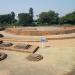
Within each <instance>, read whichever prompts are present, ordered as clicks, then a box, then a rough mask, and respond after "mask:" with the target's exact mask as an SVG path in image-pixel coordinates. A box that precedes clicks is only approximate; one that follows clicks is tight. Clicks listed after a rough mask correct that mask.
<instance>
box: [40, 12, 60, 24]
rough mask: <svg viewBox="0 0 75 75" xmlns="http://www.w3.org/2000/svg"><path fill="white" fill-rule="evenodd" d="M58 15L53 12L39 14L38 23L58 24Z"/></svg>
mask: <svg viewBox="0 0 75 75" xmlns="http://www.w3.org/2000/svg"><path fill="white" fill-rule="evenodd" d="M58 19H59V17H58V13H55V12H54V11H48V12H42V13H41V14H39V22H40V23H42V24H58Z"/></svg>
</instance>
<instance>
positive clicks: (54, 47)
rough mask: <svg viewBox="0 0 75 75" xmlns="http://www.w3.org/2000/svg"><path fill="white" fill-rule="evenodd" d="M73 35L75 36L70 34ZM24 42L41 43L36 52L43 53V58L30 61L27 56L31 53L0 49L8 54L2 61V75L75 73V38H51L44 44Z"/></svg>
mask: <svg viewBox="0 0 75 75" xmlns="http://www.w3.org/2000/svg"><path fill="white" fill-rule="evenodd" d="M1 33H4V32H1ZM5 34H6V33H5ZM5 34H4V35H5ZM71 35H72V36H75V34H70V35H68V36H71ZM8 36H10V35H6V37H8ZM14 36H15V35H14ZM60 36H63V35H60ZM64 36H65V35H64ZM10 37H11V36H10ZM16 37H17V36H16ZM36 37H37V36H36ZM51 37H53V36H51ZM54 37H58V36H57V35H54ZM21 39H22V38H21ZM13 43H15V42H13ZM23 43H29V44H33V45H39V46H40V49H39V50H38V51H37V52H36V53H38V54H41V55H42V56H43V60H41V61H29V60H27V59H26V57H27V56H28V55H30V53H22V52H16V51H3V50H0V52H5V53H7V54H8V57H7V59H5V60H3V61H0V75H75V38H73V39H63V40H49V41H48V42H46V43H44V44H43V45H44V46H42V44H41V42H23Z"/></svg>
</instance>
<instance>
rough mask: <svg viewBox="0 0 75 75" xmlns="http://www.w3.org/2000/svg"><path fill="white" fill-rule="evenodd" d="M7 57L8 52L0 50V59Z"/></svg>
mask: <svg viewBox="0 0 75 75" xmlns="http://www.w3.org/2000/svg"><path fill="white" fill-rule="evenodd" d="M5 58H7V54H5V53H3V52H0V61H2V60H4V59H5Z"/></svg>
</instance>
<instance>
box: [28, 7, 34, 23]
mask: <svg viewBox="0 0 75 75" xmlns="http://www.w3.org/2000/svg"><path fill="white" fill-rule="evenodd" d="M29 15H30V17H31V22H33V8H30V9H29Z"/></svg>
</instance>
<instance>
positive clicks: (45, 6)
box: [0, 0, 75, 16]
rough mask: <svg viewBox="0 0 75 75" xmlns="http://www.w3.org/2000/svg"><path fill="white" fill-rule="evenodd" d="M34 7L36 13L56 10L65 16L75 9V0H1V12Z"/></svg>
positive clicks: (25, 11) (19, 10)
mask: <svg viewBox="0 0 75 75" xmlns="http://www.w3.org/2000/svg"><path fill="white" fill-rule="evenodd" d="M30 7H32V8H33V9H34V15H35V16H36V15H38V14H40V13H41V12H45V11H49V10H54V11H56V12H58V13H59V14H60V16H63V15H65V14H67V13H70V12H72V11H75V0H0V14H8V13H10V12H11V11H14V12H15V13H16V15H17V14H18V13H27V12H28V11H29V8H30Z"/></svg>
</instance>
